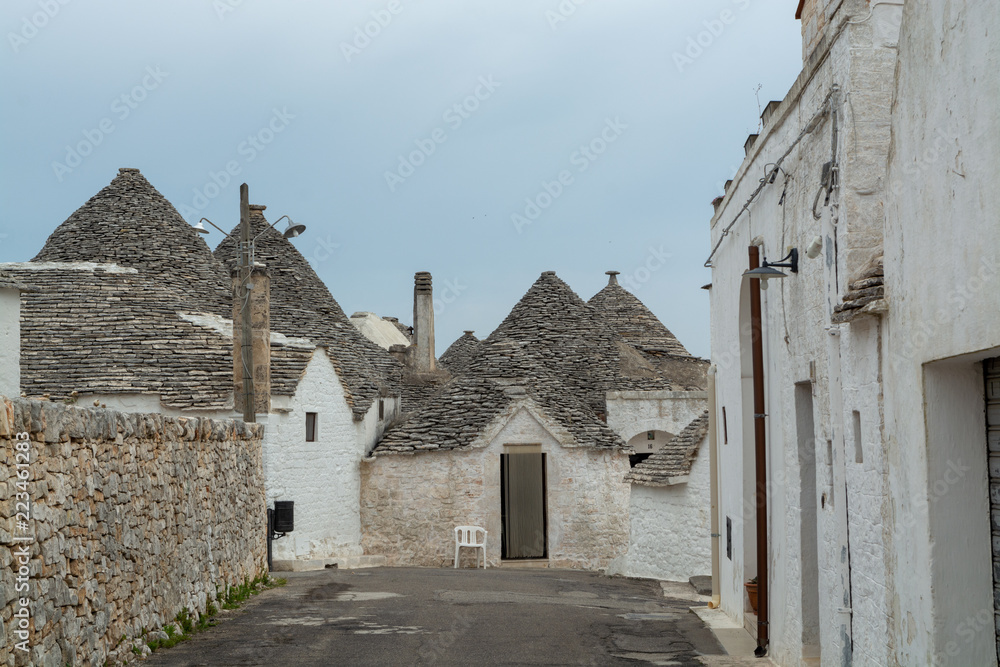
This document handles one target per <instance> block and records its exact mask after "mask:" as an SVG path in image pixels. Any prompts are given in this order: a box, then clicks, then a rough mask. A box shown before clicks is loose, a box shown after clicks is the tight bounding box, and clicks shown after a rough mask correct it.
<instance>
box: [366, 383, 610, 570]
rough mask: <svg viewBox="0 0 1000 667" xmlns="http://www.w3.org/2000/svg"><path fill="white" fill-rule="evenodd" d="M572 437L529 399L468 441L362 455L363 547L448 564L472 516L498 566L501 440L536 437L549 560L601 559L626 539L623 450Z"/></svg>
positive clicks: (395, 560)
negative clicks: (574, 442)
mask: <svg viewBox="0 0 1000 667" xmlns="http://www.w3.org/2000/svg"><path fill="white" fill-rule="evenodd" d="M569 442H570V441H569V438H568V434H566V433H565V432H564V431H562V430H560V429H558V428H555V427H553V426H552V425H551V424H549V423H548V422H547V420H546V418H545V417H544V415H543V414H542V413H540V412H539V411H538V410H537V408H535V407H534V406H533V404H531V403H530V402H528V401H517V402H515V403H514V404H512V406H511V407H510V409H508V410H507V411H506V412H505V413H504V414H502V415H501V416H500V417H499V418H498V420H497V421H496V422H495V423H494V425H493V426H492V427H490V428H487V429H486V430H485V432H484V434H483V435H482V436H481V438H480V439H479V440H478V441H477V442H476V443H474V448H473V449H469V450H463V451H442V452H421V453H416V454H376V456H375V457H374V458H370V459H366V460H365V461H364V463H363V464H362V489H363V491H362V503H361V515H362V525H363V535H364V537H363V544H364V548H365V552H366V553H370V554H384V555H385V556H386V559H387V561H388V564H389V565H395V566H414V565H417V566H428V567H442V566H451V565H452V564H453V559H454V544H455V541H454V539H455V538H454V527H455V526H458V525H478V526H482V527H484V528H486V529H487V531H489V537H488V540H487V563H488V565H489V566H494V567H495V566H497V565H499V562H500V554H501V548H500V535H501V533H500V530H501V526H500V455H501V454H502V453H503V452H504V445H509V444H534V445H540V446H541V451H542V452H543V453H545V454H546V455H547V456H546V474H547V478H546V493H547V505H548V508H547V509H548V536H547V537H548V554H549V564H550V565H551V566H552V567H571V568H581V569H594V570H596V569H601V568H603V567H606V566H607V564H608V563H609V562H610V561H611V560H612V559H614V558H616V557H618V556H620V555H622V554H624V553H625V550H626V549H627V545H628V498H629V488H628V485H627V484H625V483H624V482H623V481H622V480H623V478H624V476H625V473H626V472H627V471H628V456H627V455H626V454H625V453H623V452H621V451H598V450H594V449H591V448H587V447H574V446H567V443H569ZM570 444H571V443H570ZM468 557H473V556H472V554H471V553H470V554H469V556H468ZM473 562H474V561H473Z"/></svg>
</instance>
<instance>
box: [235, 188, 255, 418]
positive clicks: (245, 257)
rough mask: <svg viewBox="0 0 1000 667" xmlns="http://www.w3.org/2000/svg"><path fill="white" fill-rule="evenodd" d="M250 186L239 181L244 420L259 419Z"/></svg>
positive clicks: (241, 359)
mask: <svg viewBox="0 0 1000 667" xmlns="http://www.w3.org/2000/svg"><path fill="white" fill-rule="evenodd" d="M252 238H253V237H252V236H251V235H250V188H248V187H247V184H246V183H243V184H242V185H240V273H239V275H240V290H239V298H240V299H241V304H240V316H241V320H242V327H241V332H240V333H241V337H240V338H241V349H240V362H241V364H242V366H243V421H245V422H255V421H257V411H256V407H257V406H256V405H255V398H256V397H255V395H254V393H255V392H254V387H253V338H252V335H251V331H252V330H251V322H250V272H251V271H252V270H253V267H252V266H251V261H252V257H251V256H250V246H251V239H252Z"/></svg>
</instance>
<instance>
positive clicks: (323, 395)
mask: <svg viewBox="0 0 1000 667" xmlns="http://www.w3.org/2000/svg"><path fill="white" fill-rule="evenodd" d="M307 412H316V413H317V414H318V417H317V431H318V434H317V438H316V441H315V442H306V431H305V424H306V416H305V415H306V413H307ZM261 421H262V422H263V421H264V420H263V419H261ZM364 454H365V447H364V443H362V442H359V439H358V426H357V425H356V424H355V422H354V421H353V418H352V413H351V410H350V408H349V407H348V405H347V401H346V400H345V398H344V389H343V386H342V385H341V383H340V379H339V378H338V377H337V371H336V369H334V367H333V364H332V363H331V362H330V358H329V357H328V356H327V355H326V352H325V351H323V350H322V349H317V350H316V352H315V354H314V355H313V358H312V361H310V362H309V365H308V366H307V367H306V371H305V375H304V376H303V378H302V380H301V381H300V382H299V385H298V388H297V389H296V392H295V396H294V397H293V398H292V400H291V402H290V409H289V411H288V412H286V413H271V414H270V415H268V416H267V421H266V427H265V431H264V480H265V487H266V493H267V503H268V506H269V507H270V506H273V505H274V501H275V500H291V501H294V502H295V530H294V531H293V532H291V533H289V534H288V536H286V537H283V538H281V539H279V540H275V542H274V544H273V558H274V560H275V561H281V560H323V559H335V558H337V557H343V556H359V555H361V553H362V552H361V519H360V508H359V507H360V506H359V503H360V495H361V487H360V470H359V466H360V461H361V459H362V457H363V456H364Z"/></svg>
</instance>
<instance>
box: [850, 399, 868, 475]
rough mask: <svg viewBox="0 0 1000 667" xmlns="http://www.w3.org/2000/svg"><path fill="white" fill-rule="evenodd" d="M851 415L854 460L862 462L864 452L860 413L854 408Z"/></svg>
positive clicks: (863, 460)
mask: <svg viewBox="0 0 1000 667" xmlns="http://www.w3.org/2000/svg"><path fill="white" fill-rule="evenodd" d="M852 416H853V417H854V462H855V463H864V462H865V454H864V448H863V447H862V439H861V413H860V412H858V411H857V410H854V412H853V415H852Z"/></svg>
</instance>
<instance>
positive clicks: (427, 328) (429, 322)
mask: <svg viewBox="0 0 1000 667" xmlns="http://www.w3.org/2000/svg"><path fill="white" fill-rule="evenodd" d="M413 345H414V346H415V347H416V349H415V350H414V357H413V370H415V371H433V370H434V368H435V362H434V293H433V289H432V287H431V274H430V273H428V272H427V271H420V272H418V273H417V274H416V275H415V276H414V277H413Z"/></svg>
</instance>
